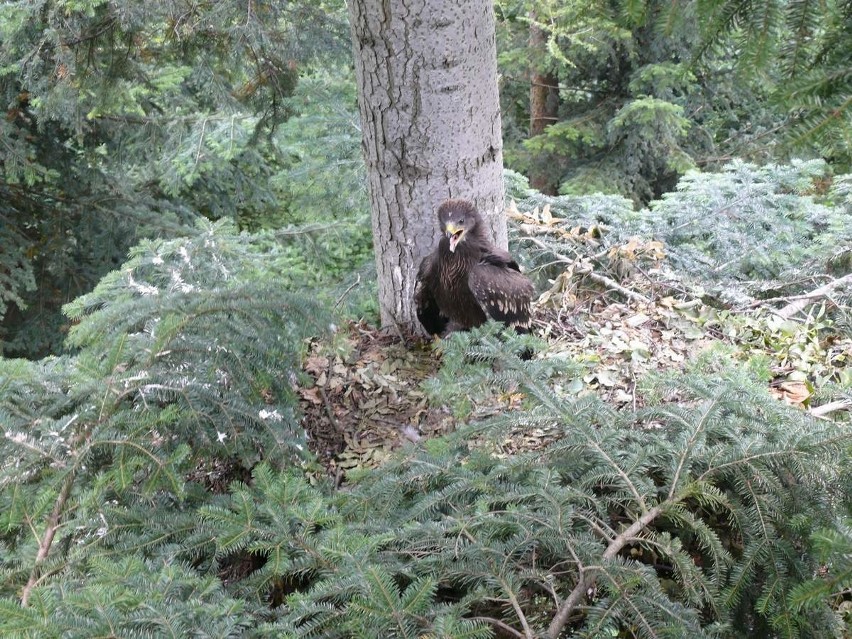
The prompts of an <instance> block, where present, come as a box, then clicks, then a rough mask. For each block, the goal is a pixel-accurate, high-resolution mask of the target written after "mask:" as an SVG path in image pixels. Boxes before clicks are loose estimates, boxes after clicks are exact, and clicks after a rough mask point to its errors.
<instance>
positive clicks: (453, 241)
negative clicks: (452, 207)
mask: <svg viewBox="0 0 852 639" xmlns="http://www.w3.org/2000/svg"><path fill="white" fill-rule="evenodd" d="M444 229H445V230H446V232H447V238H448V239H449V240H450V253H455V252H456V246H457V245H458V243H459V242H460V241H461V238H462V235H464V227H460V226H456V225H455V224H453V223H452V222H449V223H448V224H447V225H446V226H445V227H444Z"/></svg>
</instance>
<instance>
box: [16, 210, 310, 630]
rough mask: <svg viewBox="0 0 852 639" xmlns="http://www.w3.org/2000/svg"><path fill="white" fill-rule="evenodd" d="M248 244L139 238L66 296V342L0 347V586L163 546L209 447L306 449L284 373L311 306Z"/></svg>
mask: <svg viewBox="0 0 852 639" xmlns="http://www.w3.org/2000/svg"><path fill="white" fill-rule="evenodd" d="M264 257H270V258H271V256H269V255H265V256H264V255H262V254H260V253H259V252H258V251H257V250H256V248H255V247H254V246H253V239H252V238H251V237H250V236H245V235H242V236H240V235H236V234H235V233H234V229H233V227H232V226H231V225H228V224H217V225H212V224H205V225H202V226H201V227H200V228H199V229H198V233H197V234H196V235H194V236H193V237H192V238H185V239H180V240H172V241H151V242H147V243H144V244H142V245H141V246H140V247H138V248H137V249H135V250H134V252H133V255H132V257H131V259H130V260H129V261H128V262H127V263H126V264H125V265H124V266H123V267H122V268H121V269H120V270H118V271H115V272H113V273H111V274H110V275H109V276H107V277H106V278H104V280H103V281H102V282H101V283H100V284H99V285H98V286H97V287H96V288H95V290H94V291H93V292H92V293H90V294H89V295H86V296H84V297H83V298H80V299H79V300H77V301H76V302H75V303H74V304H72V305H69V306H68V307H67V312H68V314H69V316H70V317H72V318H73V320H74V321H75V322H76V325H75V326H74V328H73V329H72V331H71V334H70V335H69V338H68V345H69V348H70V350H71V352H72V354H69V355H65V356H63V357H61V358H50V359H47V360H44V361H42V362H25V361H23V360H0V389H2V394H0V415H2V422H3V426H4V432H3V437H2V439H0V460H2V468H1V469H0V512H2V513H3V515H2V531H3V532H2V543H3V546H4V552H3V554H2V559H0V571H2V572H0V574H2V579H0V595H3V596H6V597H14V598H15V599H19V600H20V603H23V604H24V605H25V606H28V605H29V603H30V600H31V599H32V598H33V597H38V596H40V595H39V594H38V593H39V592H46V591H50V589H51V588H53V585H52V584H54V583H57V584H64V583H65V582H66V581H65V580H66V579H72V580H73V578H74V575H79V574H80V571H84V570H87V568H86V566H87V565H88V563H89V561H90V560H91V558H92V557H93V555H95V554H100V553H102V552H107V553H115V552H118V553H121V554H122V555H124V554H125V553H128V552H131V553H143V554H142V555H138V556H139V557H140V558H141V559H144V558H146V557H149V556H153V555H154V554H159V556H166V555H168V554H169V552H170V551H169V550H164V548H171V546H170V544H173V543H175V540H180V539H183V538H185V537H186V536H187V535H188V534H189V532H191V530H192V527H193V525H194V523H193V519H192V516H191V514H192V512H193V511H194V509H195V508H198V507H200V506H201V505H203V504H204V503H206V502H207V501H208V500H209V499H210V498H211V497H212V495H211V493H212V492H215V490H216V487H215V486H213V485H206V479H205V477H206V472H205V471H206V469H208V468H210V467H211V466H213V465H215V464H217V463H218V464H223V465H225V466H226V467H229V468H231V469H232V470H231V472H232V473H233V474H234V475H235V476H239V474H240V473H241V472H247V471H246V469H248V468H250V467H252V466H253V465H255V464H256V463H258V461H260V460H261V459H264V458H265V459H268V460H270V463H275V464H281V465H285V466H286V465H289V464H292V463H296V462H301V461H303V460H304V459H306V441H305V435H304V432H303V431H302V430H301V427H300V425H299V424H298V422H297V420H296V418H295V414H294V404H295V400H294V398H293V396H292V390H291V387H292V378H293V375H295V371H296V368H297V365H298V362H299V357H300V354H301V350H302V347H303V341H302V340H303V338H304V337H306V336H308V335H316V334H319V333H321V332H322V331H323V330H324V327H323V325H322V322H323V317H324V313H323V311H322V309H321V308H319V307H318V306H317V305H316V303H315V302H314V301H313V300H310V299H308V298H307V297H306V296H301V297H299V296H296V295H294V294H292V293H291V292H289V291H288V290H287V289H286V287H283V286H281V285H280V284H278V281H279V279H280V278H279V274H278V273H276V272H275V271H273V270H269V269H268V268H266V267H265V261H264V259H263V258H264ZM270 261H271V262H273V263H274V260H271V259H270ZM199 555H200V552H199V550H198V549H195V550H190V551H186V553H185V554H184V555H183V556H184V557H185V558H186V559H187V560H191V559H195V558H197V557H199ZM171 557H172V558H174V556H173V555H172V556H171ZM43 589H47V590H46V591H44V590H43ZM60 590H61V589H60ZM46 601H54V599H50V598H48V599H47V600H46ZM20 603H18V604H17V605H20ZM57 605H65V604H57ZM178 634H180V633H178Z"/></svg>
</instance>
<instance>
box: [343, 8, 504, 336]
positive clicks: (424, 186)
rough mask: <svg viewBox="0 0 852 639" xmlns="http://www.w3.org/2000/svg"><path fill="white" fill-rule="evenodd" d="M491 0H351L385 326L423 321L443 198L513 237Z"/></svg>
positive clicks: (497, 233)
mask: <svg viewBox="0 0 852 639" xmlns="http://www.w3.org/2000/svg"><path fill="white" fill-rule="evenodd" d="M492 1H493V0H463V1H460V0H349V17H350V23H351V26H352V42H353V47H354V53H355V73H356V78H357V82H358V103H359V107H360V110H361V126H362V132H363V133H362V135H363V147H364V157H365V161H366V164H367V173H368V182H369V191H370V203H371V209H372V218H373V246H374V248H375V252H376V267H377V271H378V280H379V282H378V284H379V308H380V311H381V321H382V326H397V327H399V328H401V329H414V330H419V326H418V323H417V319H416V315H415V311H414V305H413V296H414V283H415V278H416V275H417V268H418V266H419V264H420V260H421V259H422V258H423V257H424V256H425V255H426V254H427V253H429V252H430V251H432V250H433V249H434V247H435V246H436V245H437V240H438V224H437V217H436V210H437V208H438V205H439V204H440V203H441V202H442V201H443V200H445V199H447V198H450V197H462V198H467V199H469V200H472V201H473V202H474V203H475V204H476V206H477V208H478V209H479V211H480V212H481V213H482V214H483V217H484V218H485V219H486V220H487V221H488V223H489V225H490V227H491V230H492V236H493V239H494V240H495V242H496V243H497V244H498V245H500V246H503V247H505V246H506V243H507V240H506V220H505V216H504V214H503V154H502V146H503V145H502V137H501V130H500V126H501V123H500V105H499V99H498V94H497V57H496V46H495V35H494V14H493V7H492Z"/></svg>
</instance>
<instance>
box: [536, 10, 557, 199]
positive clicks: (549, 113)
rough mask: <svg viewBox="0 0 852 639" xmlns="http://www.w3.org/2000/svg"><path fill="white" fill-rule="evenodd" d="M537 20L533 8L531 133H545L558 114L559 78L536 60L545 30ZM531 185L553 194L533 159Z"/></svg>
mask: <svg viewBox="0 0 852 639" xmlns="http://www.w3.org/2000/svg"><path fill="white" fill-rule="evenodd" d="M536 20H537V17H536V14H535V12H533V11H530V47H529V49H530V52H531V53H532V55H533V64H532V67H531V68H530V131H529V133H530V137H535V136H536V135H540V134H542V133H544V130H545V129H546V128H547V127H549V126H550V125H551V124H553V123H554V122H556V120H557V118H558V116H559V86H558V83H559V79H558V78H557V77H556V74H555V73H553V72H552V71H548V70H543V69H541V67H540V64H539V63H538V61H539V60H544V59H546V58H547V33H545V31H544V29H542V28H541V26H539V24H538V23H537V22H536ZM530 186H531V187H533V188H534V189H538V190H539V191H541V192H542V193H547V194H550V195H555V194H556V188H555V187H556V185H555V184H554V183H553V176H551V175H549V174H548V172H547V171H546V170H545V168H544V167H542V166H540V165H537V164H536V163H535V162H533V164H532V167H531V170H530Z"/></svg>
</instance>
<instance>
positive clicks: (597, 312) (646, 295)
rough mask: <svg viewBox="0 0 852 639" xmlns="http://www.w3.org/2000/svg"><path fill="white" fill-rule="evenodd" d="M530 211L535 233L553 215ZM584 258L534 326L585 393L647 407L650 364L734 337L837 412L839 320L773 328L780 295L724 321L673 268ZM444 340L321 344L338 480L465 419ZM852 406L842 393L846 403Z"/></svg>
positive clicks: (786, 385) (343, 333) (324, 425)
mask: <svg viewBox="0 0 852 639" xmlns="http://www.w3.org/2000/svg"><path fill="white" fill-rule="evenodd" d="M521 222H522V224H523V225H524V226H525V227H526V229H527V230H528V231H532V234H533V237H534V236H535V234H536V233H540V232H541V230H542V229H541V227H542V226H544V227H547V226H548V224H549V221H545V222H541V221H540V219H539V220H531V219H523V220H521ZM531 225H533V226H531ZM535 225H538V227H537V228H534V226H535ZM544 230H547V228H545V229H544ZM648 250H652V251H658V250H659V249H658V248H657V247H655V246H650V247H649V246H644V247H641V246H636V245H626V246H624V247H618V252H619V253H620V258H624V257H625V256H627V257H629V258H631V259H633V258H634V257H635V255H636V254H637V253H639V252H643V251H644V253H645V254H646V255H647V252H648ZM623 261H624V260H623V259H622V262H623ZM576 266H577V265H576V264H574V265H566V268H565V270H564V271H563V272H562V273H561V274H560V275H558V276H557V277H555V278H553V279H551V280H550V288H549V289H548V290H546V291H544V292H543V293H542V294H541V295H540V297H539V299H538V301H537V302H536V304H535V305H534V330H533V332H534V334H535V335H536V336H537V337H539V338H540V339H541V340H542V342H543V343H544V344H545V347H544V348H543V349H541V350H540V351H538V352H537V353H536V354H535V355H534V357H536V358H554V357H561V358H567V359H569V360H571V361H573V362H576V363H579V364H581V365H582V371H583V372H582V373H581V374H580V375H578V376H576V377H573V378H570V379H565V380H561V383H562V386H563V388H565V387H566V386H567V387H568V388H567V390H568V391H569V392H572V393H574V394H576V395H577V396H581V395H583V394H587V393H596V394H598V395H599V396H600V397H601V399H603V400H604V401H606V402H607V403H609V404H610V405H611V406H614V407H616V408H625V409H635V408H638V407H640V406H641V405H642V401H643V400H642V394H641V392H637V385H638V384H640V380H641V379H642V378H643V377H645V376H646V375H647V374H648V373H653V372H666V371H672V370H674V371H679V370H683V369H684V368H685V367H686V366H687V365H688V364H689V363H691V362H693V361H694V360H695V359H696V358H697V357H699V356H700V354H701V353H702V352H704V351H705V350H707V349H709V348H712V347H714V346H715V347H719V346H725V345H727V347H730V348H732V349H733V350H734V352H735V353H737V356H738V357H739V358H740V359H742V360H743V361H746V360H748V359H749V358H751V357H754V356H759V357H762V358H763V359H764V360H765V362H767V366H768V368H769V371H770V377H771V380H770V381H769V382H768V383H769V386H770V391H771V392H772V393H773V394H774V395H775V396H776V397H777V398H778V399H779V400H780V401H785V402H787V403H790V404H793V405H797V406H800V407H801V408H802V409H803V410H811V411H812V412H814V413H815V414H816V415H817V416H824V415H825V414H827V412H828V411H822V412H821V411H820V410H819V409H818V408H817V409H815V408H814V407H813V406H812V405H811V404H812V399H813V396H814V392H815V390H816V389H817V388H818V387H819V386H820V385H821V384H823V383H824V381H825V380H827V379H831V378H836V377H837V376H838V372H839V371H842V370H843V368H845V366H846V362H850V361H852V340H850V339H849V338H848V337H844V338H842V339H839V338H838V335H837V334H836V333H834V332H832V331H830V330H829V331H824V330H823V331H817V330H811V329H809V328H807V326H806V324H805V323H804V322H803V323H802V324H801V326H804V328H801V326H800V329H797V330H798V332H795V333H794V334H792V336H791V335H788V334H787V333H786V332H784V331H774V332H773V331H772V330H770V329H767V332H766V333H761V330H762V328H763V327H764V322H765V321H766V318H769V320H770V321H769V323H768V324H766V326H768V327H772V326H774V324H773V323H772V321H771V320H772V315H773V313H775V315H777V312H776V311H773V309H772V308H771V307H769V306H766V307H765V308H763V309H760V308H758V309H755V310H754V311H746V312H744V313H738V314H735V317H733V318H732V319H729V320H727V321H726V320H719V319H718V317H717V313H716V310H715V309H713V308H709V307H708V306H707V305H705V303H704V302H703V301H702V300H701V299H698V298H690V297H689V296H688V295H683V294H680V295H678V294H674V295H672V294H671V288H670V287H668V286H666V283H665V282H662V281H661V276H656V277H654V276H649V274H648V272H647V271H646V270H643V269H641V268H637V269H635V270H634V272H633V273H632V274H631V275H628V276H626V277H621V278H619V282H618V283H616V282H615V281H614V280H611V279H609V277H610V276H611V272H610V274H608V275H606V276H598V277H594V276H593V277H591V278H590V277H589V272H588V268H587V267H585V268H576ZM660 272H662V271H660ZM608 283H609V284H610V286H607V284H608ZM613 286H615V287H618V288H617V290H613V288H612V287H613ZM761 313H762V314H761ZM755 318H756V319H755ZM761 318H762V319H761ZM436 346H437V348H436ZM439 346H440V344H439V341H436V342H434V343H433V342H429V341H426V340H423V339H420V338H416V337H409V338H407V339H402V338H401V337H400V336H399V335H397V334H395V333H390V332H388V331H384V330H381V329H378V328H376V327H372V326H369V325H367V324H365V323H357V322H351V323H349V324H348V325H345V326H343V327H341V328H340V329H339V330H338V332H337V334H336V335H335V336H334V337H333V338H332V339H331V340H328V341H315V342H313V343H312V344H311V347H310V350H309V353H308V356H307V357H306V359H305V362H304V366H303V372H304V375H303V376H302V382H301V384H300V385H299V387H298V389H297V390H298V393H299V395H300V404H301V408H302V413H303V420H302V424H303V426H304V428H305V430H306V432H307V434H308V438H309V442H310V445H311V448H312V450H313V452H314V453H315V454H316V455H317V457H318V458H319V460H320V462H321V463H322V464H323V466H324V467H325V468H326V470H327V472H328V474H329V475H330V476H331V477H333V478H334V479H335V480H336V481H337V483H341V482H343V481H344V480H345V479H346V474H347V473H348V472H350V471H352V470H356V469H361V468H372V467H376V466H379V465H380V464H381V463H382V461H383V460H385V459H386V458H387V457H388V456H389V455H390V454H392V453H393V452H394V451H396V450H398V449H400V448H402V447H403V446H405V445H407V444H411V443H413V442H417V441H420V440H421V439H425V438H430V437H435V436H440V435H443V434H447V433H449V432H452V431H453V430H454V429H455V428H456V427H457V426H459V418H458V417H457V416H454V414H453V412H452V410H451V407H450V406H449V405H444V404H442V403H440V402H436V401H435V400H434V398H432V400H431V401H430V398H429V396H428V394H427V393H426V392H425V391H424V388H423V383H424V381H425V380H427V379H428V378H430V377H432V376H435V375H436V374H437V373H438V371H439V369H440V366H441V349H440V347H439ZM847 374H848V373H847ZM821 380H822V381H821ZM522 400H523V395H522V394H521V393H519V392H505V393H498V394H494V395H493V396H492V397H491V398H490V399H489V400H488V401H487V402H484V403H483V402H479V403H475V404H474V406H473V408H472V411H471V412H470V414H469V415H467V416H466V417H465V418H464V420H465V421H477V420H481V419H484V418H487V417H489V416H491V415H495V414H498V413H500V412H504V411H507V410H514V409H520V407H521V405H522ZM850 408H852V407H850V406H849V404H848V403H843V402H840V403H838V410H840V411H848V410H849V409H850ZM546 438H547V434H546V433H543V432H531V431H520V430H519V431H518V432H513V433H511V435H510V439H509V440H508V441H506V442H505V443H504V444H505V445H504V446H503V448H504V449H505V450H506V451H507V452H514V451H517V450H521V449H531V448H535V447H537V446H539V445H541V443H543V442H542V440H543V439H546Z"/></svg>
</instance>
